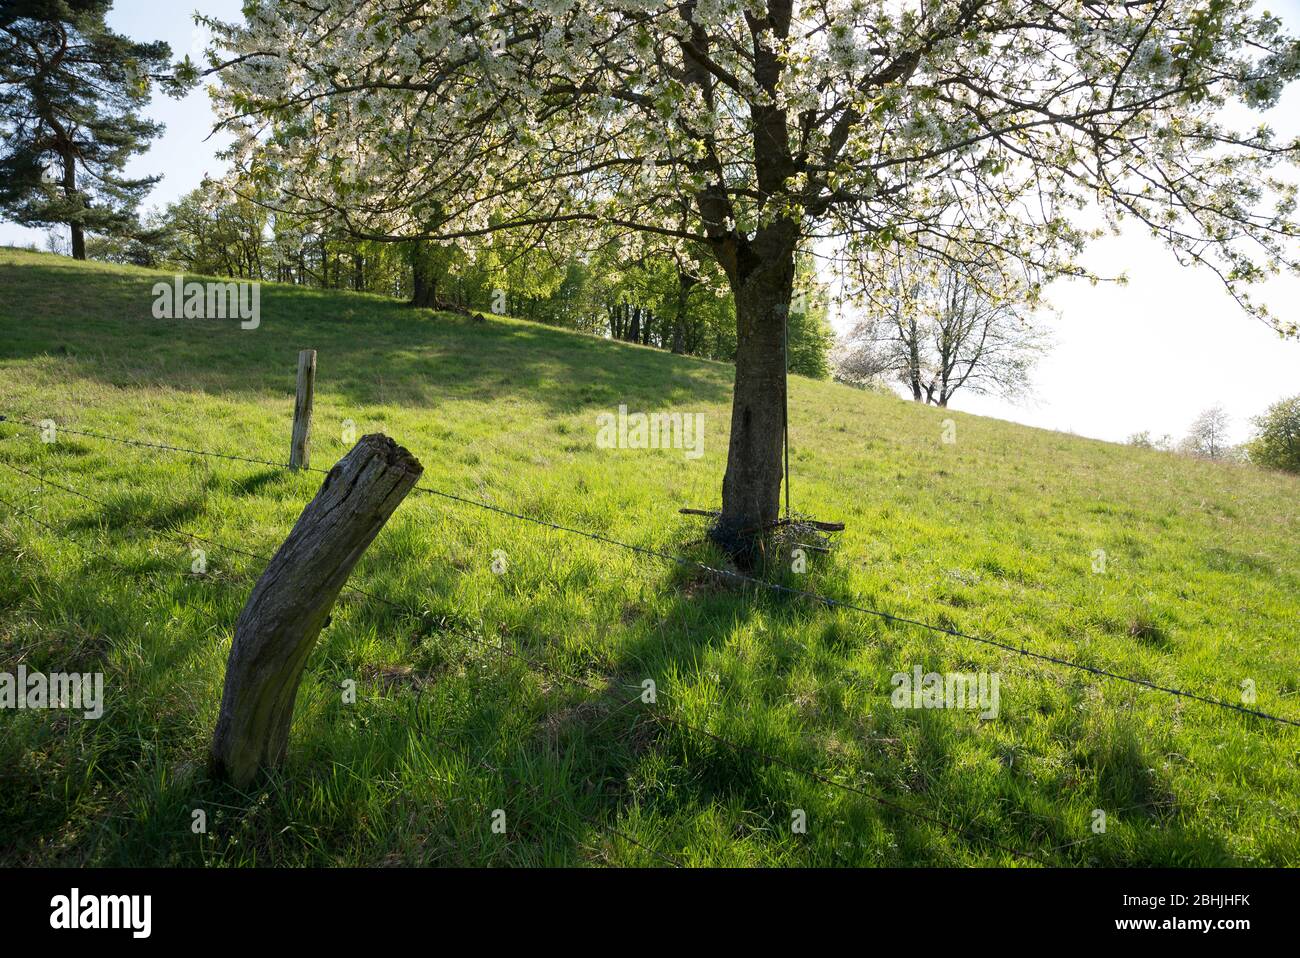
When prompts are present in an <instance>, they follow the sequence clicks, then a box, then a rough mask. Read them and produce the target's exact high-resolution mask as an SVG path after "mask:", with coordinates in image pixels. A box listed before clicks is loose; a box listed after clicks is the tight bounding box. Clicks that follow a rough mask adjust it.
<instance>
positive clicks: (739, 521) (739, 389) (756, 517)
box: [712, 221, 797, 567]
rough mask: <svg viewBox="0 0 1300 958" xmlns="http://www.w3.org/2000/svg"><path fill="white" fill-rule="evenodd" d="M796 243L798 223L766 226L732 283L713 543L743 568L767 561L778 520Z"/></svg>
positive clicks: (743, 257) (738, 265) (741, 257)
mask: <svg viewBox="0 0 1300 958" xmlns="http://www.w3.org/2000/svg"><path fill="white" fill-rule="evenodd" d="M796 241H797V235H796V227H795V224H794V223H791V222H788V221H778V222H776V223H773V224H772V225H770V226H766V227H764V228H763V229H761V230H760V231H759V232H758V234H757V235H756V236H755V237H754V239H753V240H752V241H751V242H749V243H747V244H746V245H745V248H744V249H742V250H741V251H740V253H739V255H738V256H737V262H736V269H735V273H734V278H732V292H733V293H734V294H735V300H736V339H737V343H736V384H735V391H734V393H733V396H732V405H731V443H730V446H729V448H728V450H727V471H726V474H725V476H724V477H723V480H722V514H721V516H719V518H718V522H717V525H716V526H715V527H714V529H713V532H712V537H713V539H714V540H715V541H716V542H718V543H719V544H720V545H722V547H723V548H724V549H726V550H727V552H728V554H730V555H731V557H732V559H733V560H735V561H736V562H737V564H739V565H741V566H742V567H750V566H752V565H753V564H754V563H756V562H757V561H758V560H759V559H760V558H761V554H760V550H761V544H762V539H761V533H762V531H763V530H764V529H765V528H766V527H767V526H768V525H769V524H770V523H772V522H775V521H776V519H777V518H779V516H780V503H781V445H782V435H783V433H784V426H785V385H786V383H785V361H784V360H785V349H784V343H785V327H786V321H787V318H788V316H789V313H790V300H791V297H792V295H793V292H794V258H795V244H796Z"/></svg>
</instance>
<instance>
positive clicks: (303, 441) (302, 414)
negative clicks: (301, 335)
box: [289, 349, 316, 469]
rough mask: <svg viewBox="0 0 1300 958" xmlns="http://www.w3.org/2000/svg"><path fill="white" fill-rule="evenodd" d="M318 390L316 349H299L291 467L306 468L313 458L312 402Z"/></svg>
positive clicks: (290, 451)
mask: <svg viewBox="0 0 1300 958" xmlns="http://www.w3.org/2000/svg"><path fill="white" fill-rule="evenodd" d="M315 392H316V350H314V349H302V350H299V351H298V396H297V398H296V399H295V400H294V403H293V440H292V444H291V445H290V446H289V468H290V469H306V468H307V466H308V465H310V460H311V403H312V395H313V394H314V393H315Z"/></svg>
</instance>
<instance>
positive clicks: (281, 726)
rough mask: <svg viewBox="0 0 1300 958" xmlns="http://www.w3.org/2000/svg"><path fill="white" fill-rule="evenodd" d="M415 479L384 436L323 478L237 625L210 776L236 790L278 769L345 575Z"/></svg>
mask: <svg viewBox="0 0 1300 958" xmlns="http://www.w3.org/2000/svg"><path fill="white" fill-rule="evenodd" d="M422 471H423V467H422V466H421V465H420V463H419V462H417V461H416V459H415V457H414V456H412V455H411V454H410V453H409V452H407V451H406V450H405V449H403V448H402V447H401V446H399V445H397V443H395V442H393V441H392V440H391V439H389V438H388V437H387V436H382V435H370V436H364V437H362V439H361V441H360V442H358V443H357V444H356V446H355V447H353V449H352V451H351V452H349V453H348V454H347V455H346V456H345V457H344V458H343V459H342V460H340V461H339V462H338V463H337V464H336V465H335V466H334V468H333V469H331V470H330V471H329V474H328V475H327V476H326V478H325V482H324V483H323V484H322V485H321V487H320V491H319V492H317V493H316V498H314V499H313V500H312V501H311V502H310V503H308V505H307V508H306V509H304V510H303V513H302V515H301V516H300V517H299V519H298V522H297V523H296V524H295V525H294V527H293V531H292V532H290V533H289V538H287V539H286V540H285V541H284V544H283V545H281V546H280V548H279V550H277V551H276V553H275V556H274V557H273V558H272V559H271V562H270V564H268V565H267V567H266V571H265V572H263V573H262V576H261V578H260V579H258V580H257V584H256V585H255V586H254V587H253V591H252V593H251V594H250V595H249V597H248V602H247V603H246V604H245V606H244V609H243V611H242V612H240V613H239V619H238V620H237V621H236V623H235V639H234V642H233V643H232V644H231V647H230V657H229V659H228V661H227V663H226V683H225V688H224V690H223V692H222V695H221V712H220V714H219V715H218V718H217V729H216V733H215V734H214V736H213V739H212V767H213V770H214V772H215V773H216V774H217V775H219V776H222V777H227V778H229V779H230V780H231V781H233V782H234V783H235V784H236V785H238V786H240V787H244V786H246V785H248V784H249V783H250V782H251V781H252V780H253V778H254V777H255V776H256V774H257V771H258V770H259V769H263V768H269V767H273V766H275V765H278V764H279V763H280V762H281V761H282V760H283V758H284V755H285V751H286V749H287V748H288V745H289V726H290V723H291V720H292V718H293V703H294V699H296V698H297V695H298V683H299V682H300V680H301V679H302V670H303V666H304V665H305V664H306V662H307V656H308V655H309V654H310V653H311V650H312V646H314V645H315V644H316V637H317V635H319V634H320V630H321V629H322V628H323V627H324V626H325V623H326V622H327V621H328V619H329V613H330V609H331V608H332V607H333V605H334V600H335V599H337V598H338V594H339V592H340V590H342V588H343V584H344V583H345V582H346V581H347V579H348V576H349V575H350V574H351V572H352V568H353V566H355V565H356V563H357V560H358V559H360V558H361V556H362V555H363V554H364V553H365V551H366V548H367V547H368V546H369V545H370V543H371V542H372V541H373V540H374V538H375V536H376V535H377V534H378V533H379V530H380V529H382V528H383V526H384V523H386V522H387V521H388V518H389V516H391V515H392V514H393V510H395V509H396V508H397V506H398V504H399V503H401V501H402V500H403V499H404V498H406V495H407V493H409V492H410V491H411V488H412V487H413V486H414V485H415V483H416V482H417V481H418V480H419V478H420V473H421V472H422Z"/></svg>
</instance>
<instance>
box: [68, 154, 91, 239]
mask: <svg viewBox="0 0 1300 958" xmlns="http://www.w3.org/2000/svg"><path fill="white" fill-rule="evenodd" d="M63 194H64V196H66V197H67V198H68V199H69V200H73V199H75V198H76V196H77V160H76V158H75V157H74V156H73V155H72V151H71V149H69V150H67V151H66V152H65V153H64V154H63ZM68 226H69V228H70V229H71V232H72V258H73V259H85V258H86V232H85V230H84V229H82V226H81V224H80V223H77V222H71V223H69V224H68Z"/></svg>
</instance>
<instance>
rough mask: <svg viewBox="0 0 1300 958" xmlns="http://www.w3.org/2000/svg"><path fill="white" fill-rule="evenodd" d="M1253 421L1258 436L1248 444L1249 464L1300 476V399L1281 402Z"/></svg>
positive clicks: (1293, 398) (1294, 397) (1295, 398)
mask: <svg viewBox="0 0 1300 958" xmlns="http://www.w3.org/2000/svg"><path fill="white" fill-rule="evenodd" d="M1251 421H1252V422H1253V423H1254V424H1255V429H1256V434H1255V437H1254V438H1253V439H1251V440H1250V442H1249V443H1247V445H1246V451H1247V453H1248V454H1249V456H1250V461H1251V462H1252V463H1254V464H1255V465H1257V466H1264V467H1265V468H1267V469H1282V470H1284V471H1286V472H1295V473H1300V396H1292V397H1291V398H1290V399H1281V400H1278V401H1277V402H1275V403H1274V404H1273V405H1272V406H1270V407H1269V408H1268V412H1266V413H1264V415H1262V416H1256V417H1255V418H1254V419H1253V420H1251Z"/></svg>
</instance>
